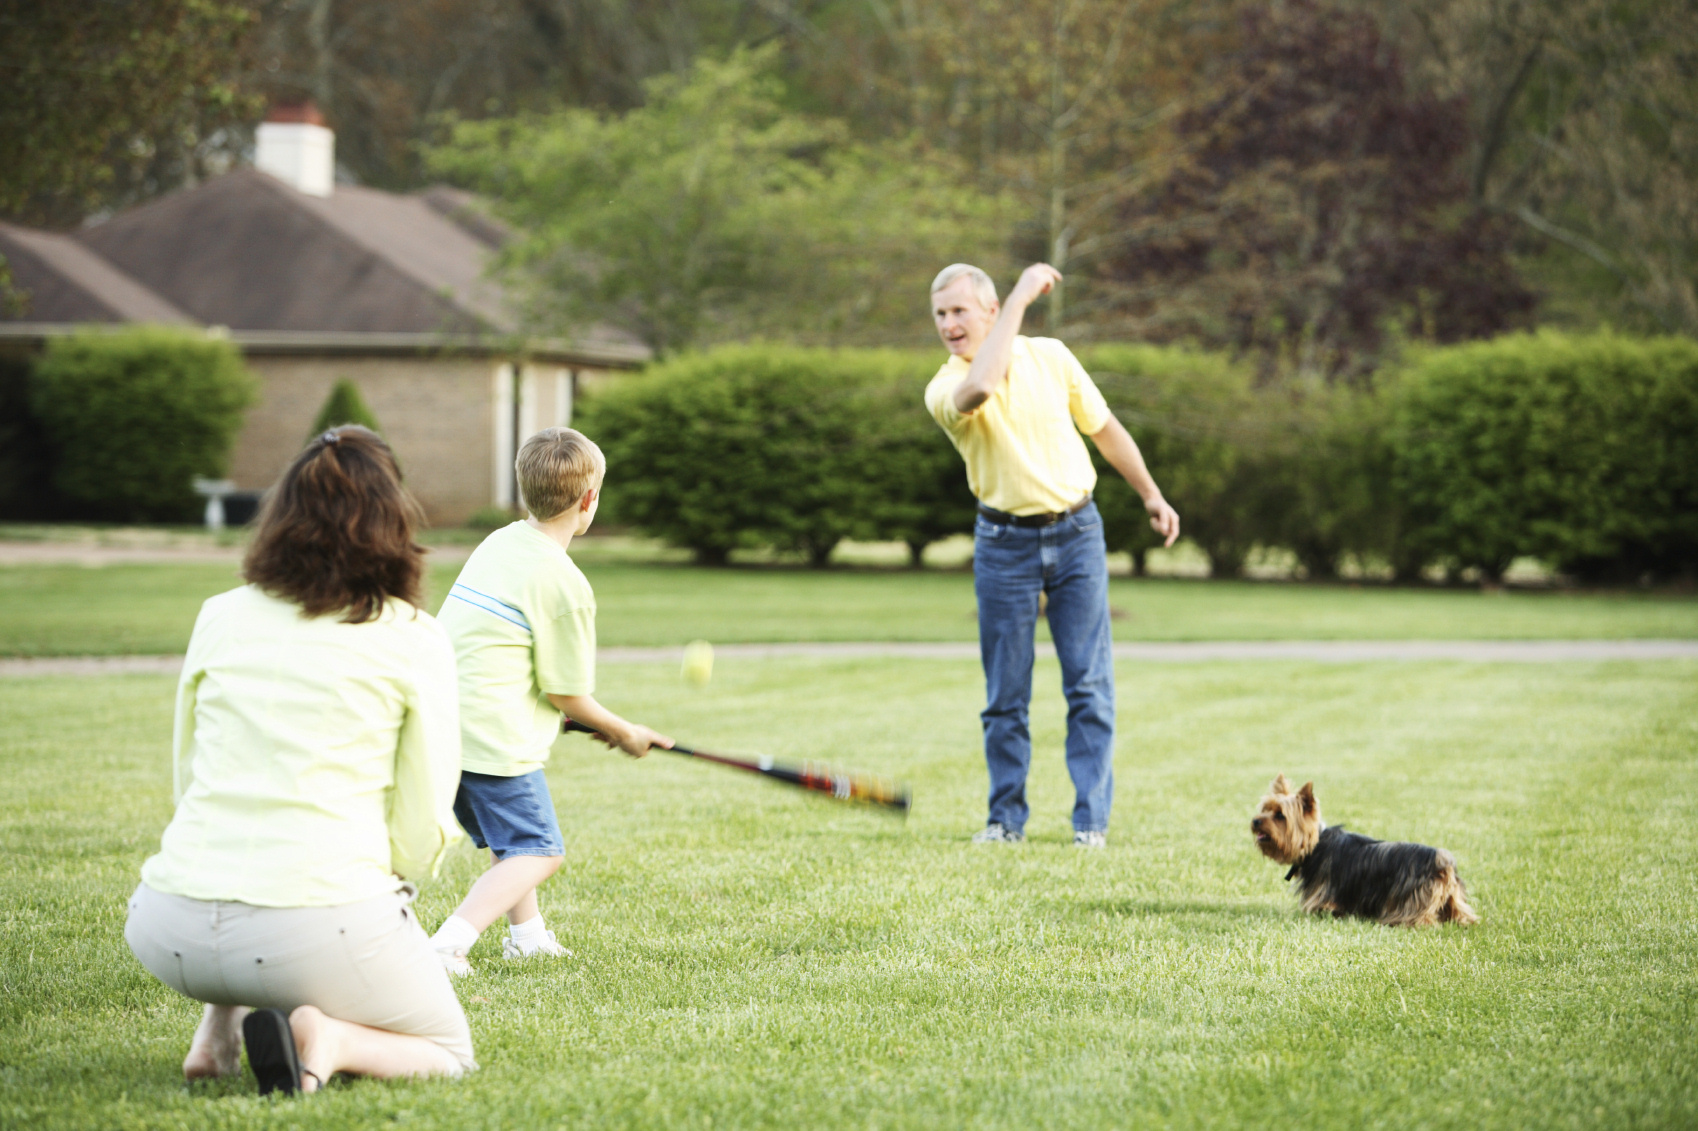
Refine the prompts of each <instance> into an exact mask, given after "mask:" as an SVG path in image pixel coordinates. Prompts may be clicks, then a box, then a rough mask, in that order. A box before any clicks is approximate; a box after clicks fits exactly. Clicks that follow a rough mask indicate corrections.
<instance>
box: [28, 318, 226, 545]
mask: <svg viewBox="0 0 1698 1131" xmlns="http://www.w3.org/2000/svg"><path fill="white" fill-rule="evenodd" d="M253 397H254V381H253V378H252V377H251V376H250V375H249V374H248V372H247V370H246V368H244V367H243V365H242V358H241V354H240V353H238V352H237V350H236V348H235V347H234V346H232V345H231V344H230V343H229V342H227V341H221V340H217V339H212V338H207V337H204V336H202V335H200V334H195V333H191V332H187V331H182V330H174V329H165V328H162V327H144V328H136V329H130V330H122V331H119V332H116V333H104V332H99V331H86V332H83V333H78V334H73V335H70V336H68V337H64V338H57V339H55V340H54V341H53V343H52V344H51V345H49V346H48V348H47V352H46V353H45V354H44V355H43V356H42V358H41V360H40V361H39V362H38V363H37V365H36V368H35V375H34V379H33V381H32V383H31V396H30V399H31V408H32V409H33V411H34V413H35V416H36V419H38V420H39V421H40V422H41V426H42V430H43V432H44V433H45V434H46V437H47V439H48V442H49V443H50V445H51V447H52V451H53V457H52V458H53V467H54V471H53V482H54V486H55V487H56V488H57V490H58V491H59V493H60V494H61V495H62V496H64V497H65V498H66V499H68V500H70V501H71V502H72V503H73V504H74V505H75V506H77V507H78V508H79V509H80V510H81V511H82V512H83V513H85V514H88V515H89V516H90V517H96V518H103V519H110V520H115V521H122V522H145V521H160V520H180V519H185V518H189V517H192V516H193V514H194V513H195V510H196V508H197V506H198V504H197V502H196V499H195V494H194V490H193V486H192V484H193V480H194V479H195V477H196V476H205V477H209V478H220V477H222V476H223V474H224V472H225V469H226V467H227V466H228V460H229V456H230V445H231V444H232V443H233V442H234V441H235V438H236V430H237V429H238V428H240V427H241V424H242V415H243V412H244V411H245V410H246V409H247V407H248V406H249V404H251V403H252V401H253Z"/></svg>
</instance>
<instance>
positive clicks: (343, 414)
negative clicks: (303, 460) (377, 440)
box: [307, 377, 383, 442]
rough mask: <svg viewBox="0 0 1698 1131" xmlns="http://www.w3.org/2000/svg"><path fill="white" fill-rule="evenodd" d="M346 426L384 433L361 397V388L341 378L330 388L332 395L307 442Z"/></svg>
mask: <svg viewBox="0 0 1698 1131" xmlns="http://www.w3.org/2000/svg"><path fill="white" fill-rule="evenodd" d="M344 424H358V425H361V426H362V427H365V428H370V429H371V430H372V431H373V432H379V433H381V432H382V431H383V429H382V428H380V427H378V424H377V417H375V416H373V415H372V411H371V409H369V408H367V407H366V402H365V398H364V397H362V396H360V387H359V386H358V385H356V384H354V383H353V382H352V381H350V380H348V379H347V378H346V377H341V378H338V379H337V381H336V384H334V385H332V386H331V387H330V395H329V396H328V397H326V398H324V407H323V408H321V409H319V410H318V419H316V420H314V421H313V425H312V431H311V432H309V433H307V440H308V441H309V442H310V441H311V440H312V439H313V438H314V437H315V436H318V435H320V434H322V433H324V432H326V431H328V430H329V429H331V428H337V427H340V426H341V425H344Z"/></svg>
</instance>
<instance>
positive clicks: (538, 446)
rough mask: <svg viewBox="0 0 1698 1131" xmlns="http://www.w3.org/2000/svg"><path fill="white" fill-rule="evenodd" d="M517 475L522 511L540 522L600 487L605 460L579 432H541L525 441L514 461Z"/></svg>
mask: <svg viewBox="0 0 1698 1131" xmlns="http://www.w3.org/2000/svg"><path fill="white" fill-rule="evenodd" d="M513 468H514V470H515V471H517V472H518V473H519V494H520V496H521V497H522V498H523V500H524V503H525V509H526V510H528V511H530V512H531V516H532V517H533V518H535V519H537V520H538V521H540V522H547V521H548V520H549V519H551V518H556V517H558V516H559V515H562V514H564V513H565V512H566V509H567V508H568V507H570V506H572V505H573V504H574V503H576V502H577V501H578V500H579V499H581V498H583V497H584V493H585V492H586V491H588V490H590V489H591V488H592V487H595V486H597V485H598V484H600V483H601V477H602V476H603V475H605V474H607V457H606V456H604V455H602V454H601V449H600V448H598V447H596V446H595V441H594V440H591V439H590V438H589V437H588V436H586V435H584V434H583V433H582V432H578V431H574V430H573V429H571V428H544V429H543V430H542V431H541V432H538V433H537V434H536V435H535V436H532V437H531V438H530V439H529V440H526V441H525V446H524V447H522V448H520V449H519V458H518V459H517V460H515V461H513Z"/></svg>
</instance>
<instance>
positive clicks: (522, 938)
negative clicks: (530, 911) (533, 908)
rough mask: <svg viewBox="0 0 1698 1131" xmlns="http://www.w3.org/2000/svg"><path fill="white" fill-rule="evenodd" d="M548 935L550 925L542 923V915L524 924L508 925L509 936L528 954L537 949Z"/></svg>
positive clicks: (534, 916) (533, 917)
mask: <svg viewBox="0 0 1698 1131" xmlns="http://www.w3.org/2000/svg"><path fill="white" fill-rule="evenodd" d="M547 933H548V924H547V923H544V922H543V921H542V916H541V915H533V916H532V917H531V918H529V919H526V920H525V921H524V922H523V923H509V924H507V934H508V936H509V937H511V938H512V940H513V941H514V942H515V943H517V944H518V946H519V949H520V950H521V951H523V952H525V953H527V954H528V953H530V952H531V951H533V950H535V949H536V948H537V944H538V943H540V942H542V939H543V936H544V935H546V934H547Z"/></svg>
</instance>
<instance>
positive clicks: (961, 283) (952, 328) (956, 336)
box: [932, 275, 1002, 361]
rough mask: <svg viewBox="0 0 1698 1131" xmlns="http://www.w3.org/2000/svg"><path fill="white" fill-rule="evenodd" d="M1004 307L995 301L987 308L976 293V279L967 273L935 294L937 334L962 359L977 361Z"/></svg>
mask: <svg viewBox="0 0 1698 1131" xmlns="http://www.w3.org/2000/svg"><path fill="white" fill-rule="evenodd" d="M1001 309H1002V307H1001V306H1000V305H999V304H997V303H994V302H993V303H991V305H990V308H989V309H988V310H987V309H986V308H985V307H984V306H983V304H981V303H980V302H979V296H978V295H977V294H975V293H974V292H973V280H972V279H971V278H969V277H968V276H966V275H963V276H961V277H960V278H959V279H956V280H955V281H954V282H953V283H950V284H949V285H948V286H947V287H945V288H943V289H942V290H941V291H934V292H933V293H932V321H934V322H936V323H937V336H938V337H940V338H942V339H943V344H944V345H945V346H947V347H948V348H949V352H950V353H952V354H954V355H955V356H956V357H958V358H960V359H961V360H962V361H972V360H973V355H974V354H976V353H978V352H979V347H980V346H981V345H983V344H984V341H985V335H987V334H989V333H990V329H991V326H992V325H993V324H994V323H995V322H996V315H997V312H998V311H999V310H1001Z"/></svg>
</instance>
